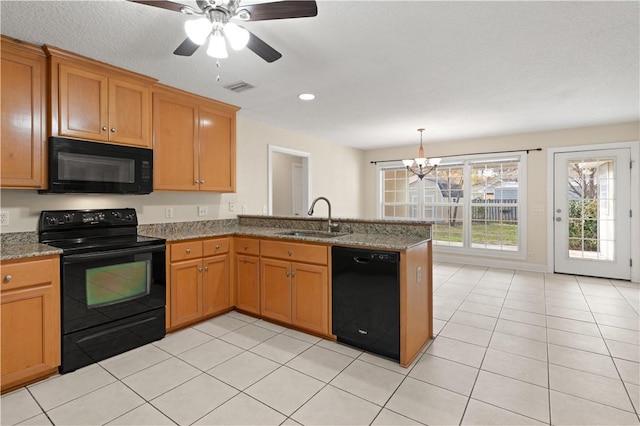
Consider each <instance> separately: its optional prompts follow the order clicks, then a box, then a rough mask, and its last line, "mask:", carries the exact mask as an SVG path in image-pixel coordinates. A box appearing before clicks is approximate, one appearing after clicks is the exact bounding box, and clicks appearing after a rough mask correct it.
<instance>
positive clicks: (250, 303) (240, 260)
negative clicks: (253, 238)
mask: <svg viewBox="0 0 640 426" xmlns="http://www.w3.org/2000/svg"><path fill="white" fill-rule="evenodd" d="M236 283H237V285H236V306H237V307H238V309H242V310H243V311H247V312H252V313H254V314H260V264H259V261H258V258H257V257H256V256H243V255H240V254H239V255H238V257H237V258H236Z"/></svg>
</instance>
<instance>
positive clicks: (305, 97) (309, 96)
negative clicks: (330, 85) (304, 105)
mask: <svg viewBox="0 0 640 426" xmlns="http://www.w3.org/2000/svg"><path fill="white" fill-rule="evenodd" d="M298 98H300V99H301V100H303V101H312V100H314V99H315V98H316V95H314V94H313V93H302V94H300V95H298Z"/></svg>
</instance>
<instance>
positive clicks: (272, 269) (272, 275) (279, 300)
mask: <svg viewBox="0 0 640 426" xmlns="http://www.w3.org/2000/svg"><path fill="white" fill-rule="evenodd" d="M260 284H261V285H260V314H261V315H262V316H263V317H266V318H271V319H273V320H276V321H281V322H284V323H291V263H290V262H287V261H284V260H275V259H261V260H260Z"/></svg>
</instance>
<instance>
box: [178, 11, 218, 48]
mask: <svg viewBox="0 0 640 426" xmlns="http://www.w3.org/2000/svg"><path fill="white" fill-rule="evenodd" d="M212 29H213V24H212V23H211V22H210V21H209V20H208V19H207V18H199V19H195V20H193V21H187V22H185V23H184V31H185V33H187V37H189V39H190V40H191V41H192V42H194V43H195V44H197V45H198V46H202V45H203V44H204V43H205V41H207V36H209V34H211V30H212Z"/></svg>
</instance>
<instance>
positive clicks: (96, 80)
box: [46, 46, 155, 148]
mask: <svg viewBox="0 0 640 426" xmlns="http://www.w3.org/2000/svg"><path fill="white" fill-rule="evenodd" d="M46 50H47V52H48V53H49V55H50V56H51V60H50V67H51V68H50V74H51V125H52V128H51V134H53V135H59V136H65V137H67V136H68V137H71V138H78V139H88V140H94V141H98V142H107V143H117V144H122V145H131V146H138V147H143V148H151V121H150V120H151V84H152V83H153V82H154V81H155V80H153V79H151V78H149V77H145V76H142V75H139V74H135V73H132V72H129V71H125V70H122V69H120V68H116V67H112V66H110V65H107V64H102V63H100V62H97V61H93V60H91V59H88V58H83V57H81V56H78V55H74V54H71V53H69V52H65V51H63V50H60V49H57V48H53V47H50V46H46Z"/></svg>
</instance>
